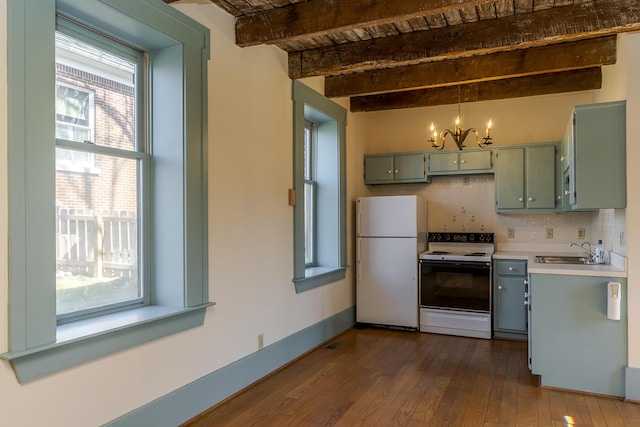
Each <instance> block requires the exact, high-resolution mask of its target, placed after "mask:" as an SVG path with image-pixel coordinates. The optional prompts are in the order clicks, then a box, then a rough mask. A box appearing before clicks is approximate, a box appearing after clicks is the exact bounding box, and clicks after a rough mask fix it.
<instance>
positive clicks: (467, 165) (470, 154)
mask: <svg viewBox="0 0 640 427" xmlns="http://www.w3.org/2000/svg"><path fill="white" fill-rule="evenodd" d="M491 154H492V152H491V150H486V151H463V152H461V153H460V170H461V171H478V170H486V171H491V167H492V165H491Z"/></svg>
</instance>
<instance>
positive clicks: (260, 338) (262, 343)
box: [258, 334, 264, 350]
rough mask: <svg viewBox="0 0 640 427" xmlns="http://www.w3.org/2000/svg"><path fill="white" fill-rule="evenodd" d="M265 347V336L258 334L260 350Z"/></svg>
mask: <svg viewBox="0 0 640 427" xmlns="http://www.w3.org/2000/svg"><path fill="white" fill-rule="evenodd" d="M262 347H264V334H258V350H262Z"/></svg>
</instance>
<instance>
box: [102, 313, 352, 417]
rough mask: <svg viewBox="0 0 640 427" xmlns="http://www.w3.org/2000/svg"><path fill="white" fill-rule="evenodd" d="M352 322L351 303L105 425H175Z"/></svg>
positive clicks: (235, 391) (261, 376) (249, 383)
mask: <svg viewBox="0 0 640 427" xmlns="http://www.w3.org/2000/svg"><path fill="white" fill-rule="evenodd" d="M354 324H355V306H352V307H350V308H348V309H346V310H344V311H342V312H340V313H338V314H335V315H334V316H331V317H329V318H327V319H325V320H323V321H321V322H318V323H316V324H314V325H311V326H309V327H308V328H305V329H303V330H301V331H298V332H296V333H295V334H293V335H290V336H288V337H286V338H283V339H282V340H280V341H278V342H275V343H273V344H271V345H269V346H267V347H265V348H263V349H262V350H260V351H257V352H255V353H252V354H250V355H248V356H246V357H244V358H242V359H240V360H237V361H235V362H233V363H231V364H230V365H227V366H225V367H223V368H220V369H219V370H217V371H215V372H212V373H211V374H209V375H206V376H204V377H202V378H200V379H198V380H196V381H194V382H192V383H190V384H187V385H185V386H183V387H181V388H179V389H177V390H175V391H173V392H171V393H169V394H167V395H165V396H162V397H160V398H158V399H156V400H154V401H153V402H150V403H148V404H146V405H144V406H142V407H140V408H138V409H136V410H133V411H131V412H129V413H127V414H125V415H123V416H121V417H119V418H117V419H115V420H113V421H111V422H109V423H107V424H105V426H108V427H147V426H148V427H163V426H166V427H175V426H178V425H180V424H182V423H184V422H185V421H187V420H189V419H191V418H193V417H195V416H196V415H198V414H200V413H201V412H203V411H205V410H207V409H208V408H210V407H212V406H213V405H215V404H217V403H219V402H221V401H223V400H224V399H226V398H228V397H229V396H232V395H233V394H235V393H237V392H239V391H240V390H242V389H244V388H246V387H248V386H249V385H251V384H253V383H254V382H256V381H258V380H259V379H261V378H263V377H265V376H266V375H268V374H270V373H271V372H273V371H275V370H276V369H278V368H280V367H282V366H284V365H286V364H287V363H289V362H291V361H292V360H294V359H295V358H297V357H299V356H301V355H302V354H304V353H306V352H307V351H309V350H311V349H313V348H314V347H317V346H318V345H320V344H322V343H323V342H326V341H327V340H330V339H331V338H333V337H335V336H336V335H338V334H340V333H342V332H344V331H345V330H347V329H349V328H350V327H352V326H353V325H354Z"/></svg>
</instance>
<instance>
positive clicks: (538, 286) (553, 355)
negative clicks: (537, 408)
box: [529, 274, 627, 396]
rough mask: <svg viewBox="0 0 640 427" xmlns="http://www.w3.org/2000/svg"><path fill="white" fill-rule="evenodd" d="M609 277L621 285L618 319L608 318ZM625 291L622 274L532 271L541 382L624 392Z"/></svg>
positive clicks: (535, 366)
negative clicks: (570, 274)
mask: <svg viewBox="0 0 640 427" xmlns="http://www.w3.org/2000/svg"><path fill="white" fill-rule="evenodd" d="M609 280H613V281H615V282H620V284H621V285H622V290H621V291H622V292H621V296H622V303H621V311H620V320H619V321H618V320H608V319H607V282H608V281H609ZM626 290H627V283H626V279H622V278H608V277H595V276H594V277H588V276H569V275H552V274H532V275H531V283H530V287H529V291H530V293H531V322H532V335H531V341H530V342H529V345H530V346H531V350H532V354H531V358H532V360H531V361H532V366H531V368H532V369H531V370H532V372H533V373H534V374H536V375H540V381H541V385H543V386H549V387H558V388H564V389H572V390H581V391H585V392H588V393H599V394H608V395H612V396H624V394H625V382H624V378H625V369H626V367H627V300H626V295H627V292H626Z"/></svg>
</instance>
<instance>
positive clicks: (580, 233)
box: [578, 228, 584, 239]
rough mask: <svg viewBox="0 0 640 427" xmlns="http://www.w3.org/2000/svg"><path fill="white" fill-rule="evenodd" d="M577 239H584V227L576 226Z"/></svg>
mask: <svg viewBox="0 0 640 427" xmlns="http://www.w3.org/2000/svg"><path fill="white" fill-rule="evenodd" d="M578 239H584V228H578Z"/></svg>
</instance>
